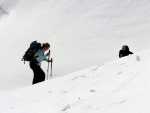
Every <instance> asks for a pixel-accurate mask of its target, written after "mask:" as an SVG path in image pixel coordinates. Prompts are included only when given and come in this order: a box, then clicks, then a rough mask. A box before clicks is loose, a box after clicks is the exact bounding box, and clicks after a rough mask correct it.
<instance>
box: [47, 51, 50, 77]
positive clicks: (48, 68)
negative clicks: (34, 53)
mask: <svg viewBox="0 0 150 113" xmlns="http://www.w3.org/2000/svg"><path fill="white" fill-rule="evenodd" d="M48 53H50V50H49V52H48ZM49 58H50V55H49V56H48V67H47V80H48V72H49Z"/></svg>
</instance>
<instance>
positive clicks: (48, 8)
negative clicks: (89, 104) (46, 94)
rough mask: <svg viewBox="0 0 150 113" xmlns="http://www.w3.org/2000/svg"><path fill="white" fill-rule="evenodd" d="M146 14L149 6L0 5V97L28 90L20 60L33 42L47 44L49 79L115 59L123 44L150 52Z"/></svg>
mask: <svg viewBox="0 0 150 113" xmlns="http://www.w3.org/2000/svg"><path fill="white" fill-rule="evenodd" d="M149 10H150V1H149V0H1V1H0V17H1V18H0V37H1V38H0V45H1V48H0V51H1V57H0V68H1V69H0V92H6V91H10V90H13V89H16V88H20V87H24V86H27V85H31V83H32V77H33V75H32V71H31V69H30V68H29V66H28V63H26V65H24V64H23V62H21V58H22V55H23V54H24V52H25V51H26V49H27V48H28V46H29V44H30V42H31V41H33V40H37V41H39V42H49V43H50V44H51V52H52V54H51V57H53V58H54V63H53V75H54V76H53V77H56V76H62V75H65V74H68V73H72V72H75V71H77V70H81V69H85V68H88V67H91V66H93V65H97V64H101V63H103V62H106V61H110V60H113V59H116V58H118V51H119V50H120V49H121V46H122V45H124V44H127V45H129V47H130V49H131V51H133V52H134V53H136V52H139V51H142V50H145V49H147V48H150V44H149V40H150V39H149V36H150V32H149V30H150V21H149V20H150V13H149ZM42 68H43V69H44V71H45V72H46V70H47V63H43V64H42Z"/></svg>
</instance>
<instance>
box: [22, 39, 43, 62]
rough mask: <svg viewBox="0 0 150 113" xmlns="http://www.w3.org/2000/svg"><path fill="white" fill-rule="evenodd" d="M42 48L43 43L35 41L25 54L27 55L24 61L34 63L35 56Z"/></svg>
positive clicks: (24, 56)
mask: <svg viewBox="0 0 150 113" xmlns="http://www.w3.org/2000/svg"><path fill="white" fill-rule="evenodd" d="M40 48H41V43H38V42H37V41H33V42H32V43H31V44H30V47H29V48H28V50H27V51H26V52H25V54H24V55H23V58H22V61H24V64H25V61H29V62H30V61H32V60H34V54H35V53H36V52H37V50H38V49H40Z"/></svg>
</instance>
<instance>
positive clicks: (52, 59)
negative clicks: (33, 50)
mask: <svg viewBox="0 0 150 113" xmlns="http://www.w3.org/2000/svg"><path fill="white" fill-rule="evenodd" d="M52 63H53V58H51V74H50V78H51V79H52V68H53V67H52V66H53V65H52Z"/></svg>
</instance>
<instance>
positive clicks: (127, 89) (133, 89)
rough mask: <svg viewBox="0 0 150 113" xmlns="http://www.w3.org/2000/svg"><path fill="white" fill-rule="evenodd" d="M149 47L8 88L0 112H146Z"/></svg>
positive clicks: (148, 85) (147, 108) (148, 90)
mask: <svg viewBox="0 0 150 113" xmlns="http://www.w3.org/2000/svg"><path fill="white" fill-rule="evenodd" d="M149 56H150V50H146V51H143V52H141V53H138V54H134V55H132V56H128V57H124V58H121V59H116V60H114V61H110V62H106V63H103V64H100V65H97V66H93V67H91V68H88V69H85V70H82V71H78V72H75V73H72V74H68V75H66V76H62V77H57V78H54V79H51V80H48V81H45V82H42V83H39V84H36V85H33V86H29V87H25V88H22V89H19V90H14V91H12V92H9V93H7V94H5V95H3V96H1V97H0V98H1V99H0V113H149V112H150V110H149V104H150V88H149V87H150V82H149V81H150V76H149V73H150V69H149V68H150V58H149Z"/></svg>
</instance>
